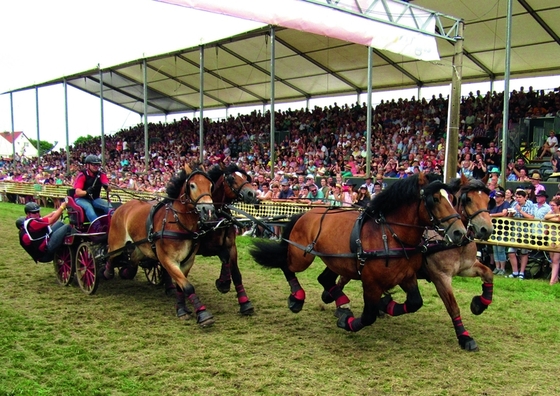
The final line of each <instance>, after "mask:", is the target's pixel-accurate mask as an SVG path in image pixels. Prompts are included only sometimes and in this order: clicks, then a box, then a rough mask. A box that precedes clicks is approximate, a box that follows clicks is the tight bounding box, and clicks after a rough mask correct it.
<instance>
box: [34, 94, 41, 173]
mask: <svg viewBox="0 0 560 396" xmlns="http://www.w3.org/2000/svg"><path fill="white" fill-rule="evenodd" d="M35 120H36V121H37V164H38V165H39V164H40V163H41V134H40V133H39V87H35Z"/></svg>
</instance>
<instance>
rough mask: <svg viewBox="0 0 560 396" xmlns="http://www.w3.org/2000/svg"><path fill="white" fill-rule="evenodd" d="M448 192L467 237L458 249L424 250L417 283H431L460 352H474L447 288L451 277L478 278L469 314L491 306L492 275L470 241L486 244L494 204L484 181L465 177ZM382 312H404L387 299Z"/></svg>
mask: <svg viewBox="0 0 560 396" xmlns="http://www.w3.org/2000/svg"><path fill="white" fill-rule="evenodd" d="M449 187H450V188H451V192H452V193H453V194H454V195H455V197H456V198H457V199H456V204H455V209H456V210H457V212H458V213H459V214H460V215H461V220H462V222H463V224H464V225H465V226H466V227H467V231H468V234H467V237H466V238H465V239H464V241H463V243H461V244H460V245H459V246H455V247H452V248H451V249H449V247H448V248H445V247H444V248H441V247H440V246H439V245H436V246H435V247H434V248H433V249H431V248H428V252H427V253H426V254H425V257H426V263H425V265H423V266H422V268H421V270H420V271H419V273H418V278H419V279H426V280H427V281H431V282H433V284H434V286H435V287H436V290H437V292H438V294H439V296H440V298H441V299H442V301H443V304H444V305H445V308H446V309H447V312H448V313H449V316H450V317H451V321H452V322H453V327H454V329H455V334H456V336H457V340H458V342H459V345H460V346H461V348H462V349H464V350H466V351H478V345H477V344H476V341H475V340H474V339H473V338H472V337H471V336H470V334H469V332H468V331H467V330H466V329H465V327H464V325H463V321H462V319H461V310H460V309H459V305H458V304H457V300H456V299H455V295H454V294H453V288H452V287H451V283H452V278H453V277H454V276H457V275H458V276H463V277H480V278H481V280H482V295H480V296H474V297H473V299H472V301H471V306H470V308H471V312H472V313H473V314H475V315H480V314H481V313H483V312H484V311H485V310H486V308H488V306H489V305H490V304H491V303H492V296H493V289H494V274H493V273H492V270H490V268H488V267H487V266H486V265H484V264H482V263H481V262H480V261H479V260H478V258H477V255H476V253H477V247H476V243H475V242H473V238H476V239H480V240H487V239H488V238H490V235H491V234H492V232H493V231H494V226H493V224H492V218H491V217H490V214H489V211H488V209H491V208H492V207H493V205H495V202H494V200H493V199H490V190H489V189H488V187H486V183H485V180H484V179H483V180H476V179H471V180H469V179H467V177H465V175H463V174H462V175H461V177H460V178H457V179H454V180H452V181H451V182H450V183H449ZM382 310H383V311H385V312H387V313H388V314H389V315H392V316H397V315H402V314H404V313H406V312H407V309H406V306H404V304H397V303H395V302H394V301H392V299H391V298H390V296H387V297H386V298H384V301H383V304H382Z"/></svg>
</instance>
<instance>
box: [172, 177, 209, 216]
mask: <svg viewBox="0 0 560 396" xmlns="http://www.w3.org/2000/svg"><path fill="white" fill-rule="evenodd" d="M195 175H202V176H204V177H205V178H206V179H207V180H208V181H209V182H210V192H209V193H204V194H200V195H199V196H198V197H197V198H196V199H193V198H192V197H191V193H190V188H189V183H190V180H191V179H192V178H193V177H194V176H195ZM183 189H184V192H183V194H181V196H180V197H179V199H178V201H179V202H181V204H183V205H188V204H191V205H193V206H194V208H195V213H198V210H197V208H196V206H197V205H198V201H200V199H201V198H203V197H206V196H208V197H210V199H211V198H212V192H211V191H212V190H213V189H214V182H213V181H212V179H210V177H209V176H208V175H207V174H206V172H203V171H201V170H195V171H194V172H192V173H191V174H190V175H189V176H188V177H187V179H186V180H185V184H184V187H183Z"/></svg>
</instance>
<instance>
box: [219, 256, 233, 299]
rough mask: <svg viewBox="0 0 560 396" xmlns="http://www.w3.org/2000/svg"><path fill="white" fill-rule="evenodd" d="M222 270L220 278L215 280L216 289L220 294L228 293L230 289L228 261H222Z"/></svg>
mask: <svg viewBox="0 0 560 396" xmlns="http://www.w3.org/2000/svg"><path fill="white" fill-rule="evenodd" d="M220 259H221V261H222V268H221V270H220V277H219V278H218V279H216V289H218V291H219V292H220V293H224V294H225V293H229V290H230V289H231V266H230V263H229V260H228V259H222V258H221V257H220Z"/></svg>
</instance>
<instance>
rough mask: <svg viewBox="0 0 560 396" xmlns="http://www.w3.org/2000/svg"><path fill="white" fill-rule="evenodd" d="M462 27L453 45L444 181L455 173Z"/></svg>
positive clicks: (461, 77) (461, 74) (461, 25)
mask: <svg viewBox="0 0 560 396" xmlns="http://www.w3.org/2000/svg"><path fill="white" fill-rule="evenodd" d="M463 28H464V23H463V21H461V22H460V23H459V29H458V36H457V41H455V45H454V54H453V75H452V77H451V97H450V100H449V112H448V117H447V137H446V142H445V147H446V150H445V169H444V175H443V179H444V181H445V182H446V183H448V182H449V181H451V179H453V178H454V177H456V175H457V157H458V155H457V154H458V152H457V151H458V148H459V125H460V106H461V82H462V80H463Z"/></svg>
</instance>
